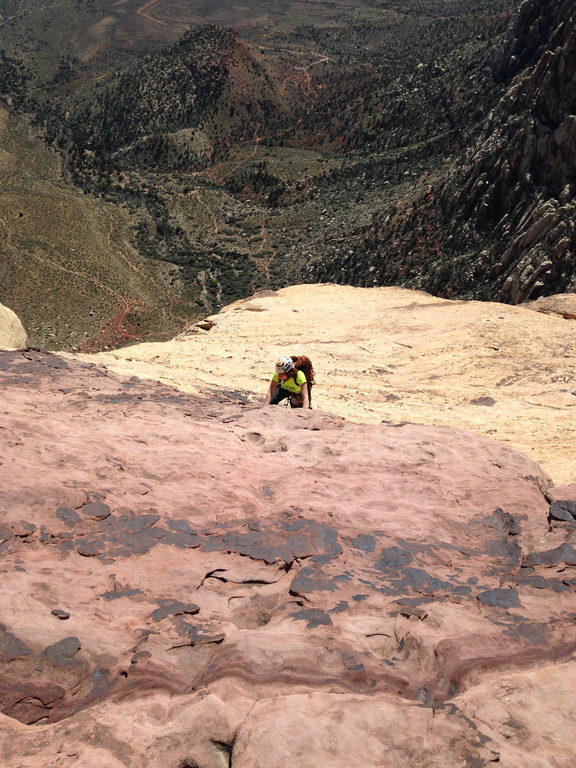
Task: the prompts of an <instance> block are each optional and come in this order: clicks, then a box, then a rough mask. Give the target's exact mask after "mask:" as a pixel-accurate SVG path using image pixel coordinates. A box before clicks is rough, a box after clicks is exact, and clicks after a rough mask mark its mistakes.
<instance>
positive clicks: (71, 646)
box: [42, 637, 82, 667]
mask: <svg viewBox="0 0 576 768" xmlns="http://www.w3.org/2000/svg"><path fill="white" fill-rule="evenodd" d="M81 647H82V646H81V645H80V640H78V638H77V637H65V638H64V639H63V640H59V641H58V642H57V643H54V644H53V645H49V646H47V647H46V648H45V649H44V650H43V651H42V656H43V657H44V658H45V659H47V660H48V661H49V662H50V663H52V664H54V665H55V666H57V667H68V666H71V665H72V664H74V663H75V660H74V656H75V655H76V654H77V653H78V651H79V650H80V648H81Z"/></svg>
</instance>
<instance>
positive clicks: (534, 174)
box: [441, 0, 576, 303]
mask: <svg viewBox="0 0 576 768" xmlns="http://www.w3.org/2000/svg"><path fill="white" fill-rule="evenodd" d="M494 75H495V78H496V79H497V80H501V81H505V82H508V83H509V88H508V90H507V92H506V94H505V96H504V98H503V99H502V101H501V102H500V104H499V105H498V107H497V109H496V110H495V111H494V114H493V115H492V116H491V118H490V120H489V121H488V124H487V126H486V130H485V133H484V136H483V137H482V139H481V140H480V141H479V142H478V144H477V145H476V146H475V147H474V148H473V149H472V151H471V152H470V153H469V156H468V158H467V165H466V167H465V169H464V171H463V172H458V173H456V174H454V175H453V176H452V177H451V178H450V179H449V180H448V183H447V184H446V185H445V186H444V189H443V190H442V192H441V203H442V206H443V208H444V211H445V214H446V215H447V216H454V215H457V213H458V210H462V211H463V212H464V213H465V215H466V217H467V218H468V220H469V221H470V223H471V224H472V226H473V227H474V228H475V229H476V231H477V232H479V233H481V234H483V233H487V232H489V231H490V230H493V232H494V242H493V243H492V245H491V248H490V251H491V261H492V262H493V263H492V264H491V278H492V280H495V281H497V282H499V283H500V289H499V296H498V297H499V298H500V299H502V300H504V301H507V302H511V303H518V302H520V301H523V300H525V299H527V298H530V297H531V298H536V297H538V296H539V295H543V294H546V293H550V291H551V290H552V287H553V286H555V287H556V289H557V288H558V287H561V288H567V287H569V286H571V287H572V286H574V279H575V275H576V263H575V260H574V253H575V248H576V224H575V221H576V204H575V193H576V187H575V184H574V167H575V164H576V115H575V114H573V112H574V110H575V106H574V105H575V104H576V11H575V9H574V4H573V3H572V2H570V0H559V1H558V2H555V3H544V4H543V3H540V2H535V1H534V0H528V1H527V2H525V3H524V4H523V5H522V6H521V9H520V12H519V15H518V19H517V22H516V24H515V26H514V28H513V29H512V30H511V33H510V35H509V38H508V40H507V42H506V44H505V46H504V47H503V50H502V51H501V52H500V53H499V55H498V57H497V59H496V62H495V66H494ZM455 187H458V188H460V192H459V194H457V195H454V193H453V190H454V188H455Z"/></svg>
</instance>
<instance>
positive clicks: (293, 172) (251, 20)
mask: <svg viewBox="0 0 576 768" xmlns="http://www.w3.org/2000/svg"><path fill="white" fill-rule="evenodd" d="M304 5H306V6H307V7H306V8H304ZM202 9H203V10H202ZM516 10H517V3H516V2H514V0H482V1H481V2H472V0H465V1H464V2H459V3H454V2H453V0H434V2H432V3H430V2H427V3H421V2H418V0H402V2H395V3H390V2H386V1H385V0H381V1H379V2H370V3H363V2H360V1H359V2H357V3H353V4H352V5H344V4H339V3H335V4H334V6H330V7H328V6H326V7H324V6H321V5H318V4H299V3H294V4H291V6H290V12H288V10H287V8H286V6H285V4H283V3H281V2H273V1H272V0H271V2H270V3H267V4H266V5H265V6H263V5H262V4H258V3H254V4H252V3H248V4H247V5H246V6H242V7H240V6H238V7H236V6H234V7H232V6H230V5H229V4H227V3H218V4H216V5H215V6H214V7H211V8H210V9H209V11H207V10H206V9H205V8H204V6H202V4H201V3H196V2H191V3H190V4H187V5H186V6H183V5H179V4H177V5H171V4H167V3H152V4H150V3H148V4H146V5H141V4H138V3H137V2H131V1H130V2H127V3H126V4H124V5H123V6H122V9H121V10H118V9H116V7H115V6H114V8H113V7H112V6H111V5H109V4H108V3H107V2H106V0H90V2H80V1H79V0H78V2H76V4H75V5H73V4H72V2H71V0H59V1H58V2H56V3H55V4H54V5H53V6H51V7H50V8H45V7H44V6H41V5H40V3H39V2H36V0H28V2H27V3H26V4H25V5H23V6H19V7H18V8H16V6H14V8H13V11H14V13H13V15H12V16H10V17H7V18H6V19H5V21H4V22H3V26H0V35H2V34H5V33H7V32H8V31H10V32H11V36H10V41H12V42H11V43H10V44H8V45H6V46H5V47H6V53H5V54H4V55H3V58H2V60H1V61H0V67H1V68H2V71H3V72H4V73H5V75H4V78H3V85H2V88H1V90H2V93H3V95H4V101H5V103H6V104H7V106H8V107H9V108H10V109H11V110H18V111H19V112H20V114H21V115H22V117H21V118H19V119H20V120H24V121H26V120H27V121H32V122H33V123H34V126H35V129H34V130H35V131H36V134H37V136H38V137H39V138H41V139H42V140H43V141H44V142H45V143H46V144H48V145H49V146H51V147H52V148H53V150H52V151H54V150H56V151H58V152H59V153H60V155H61V157H62V167H61V171H58V169H57V164H56V163H55V164H54V168H55V169H56V170H55V173H56V174H57V175H58V173H60V174H61V177H60V180H59V184H60V188H61V189H64V188H66V190H67V194H68V195H69V199H70V200H72V199H74V200H76V199H80V198H79V195H80V193H81V192H83V193H84V194H83V195H82V198H81V199H83V200H86V201H88V200H90V201H92V202H91V204H92V205H94V206H96V207H97V208H105V209H106V210H107V211H109V212H110V215H112V212H114V213H113V215H114V217H116V220H117V221H122V222H124V227H125V229H124V230H122V232H123V234H120V230H118V229H115V228H111V229H110V228H108V231H110V232H111V233H112V234H110V235H109V242H110V244H111V247H113V249H115V250H116V251H118V250H120V251H122V252H124V251H125V250H126V249H128V250H129V251H130V253H131V254H133V255H134V257H137V256H136V255H137V254H138V256H139V257H141V259H143V260H144V262H143V263H146V264H148V265H149V266H148V267H147V268H146V269H151V270H153V271H155V270H156V271H157V270H158V269H160V271H161V272H165V271H166V267H164V266H162V264H163V263H167V264H170V265H172V266H171V267H170V268H169V269H170V270H172V277H171V278H170V281H169V282H172V283H173V284H174V288H169V289H168V290H169V293H170V292H171V291H172V290H175V291H176V293H177V295H178V297H179V298H178V299H177V304H178V301H182V303H181V304H180V305H178V306H179V307H180V309H179V310H178V311H177V312H172V310H170V311H169V312H168V314H169V315H170V318H171V320H170V322H168V321H167V323H165V324H163V325H162V324H161V328H160V330H159V332H163V330H164V329H165V328H167V327H168V326H170V325H171V323H172V322H173V321H174V322H175V321H176V319H177V317H178V318H181V317H182V316H186V317H187V318H188V319H191V318H192V317H194V315H195V314H196V313H200V312H205V311H212V310H214V309H218V308H219V307H220V306H222V305H223V304H226V303H227V302H230V301H233V300H235V299H238V298H240V297H242V296H246V295H249V294H250V293H252V292H254V291H255V290H258V289H260V288H263V287H277V286H280V285H285V284H287V283H290V282H302V281H311V280H313V281H315V280H330V281H335V282H345V283H351V284H355V285H378V284H399V285H407V286H414V287H421V288H425V289H427V290H430V291H432V292H434V293H436V294H438V295H442V296H452V297H457V296H461V297H476V298H484V299H488V298H502V299H503V300H506V301H511V302H517V301H520V300H523V299H526V298H529V297H536V296H538V295H541V294H545V293H551V292H555V291H558V290H570V289H571V287H572V286H573V280H574V277H573V276H574V266H573V261H574V260H573V257H572V256H571V254H573V235H572V234H571V231H572V230H571V228H570V226H571V225H570V219H571V217H570V211H571V209H570V205H571V203H570V200H571V199H572V197H571V195H572V194H573V192H572V191H570V190H571V187H570V183H569V180H568V179H566V180H565V182H564V183H562V179H563V174H564V175H565V173H567V171H566V168H568V167H569V164H570V162H571V159H572V158H573V137H572V128H571V124H570V121H569V117H568V112H567V110H568V105H569V103H570V100H571V98H572V97H571V95H570V94H571V91H570V88H571V87H572V86H571V85H570V82H571V77H573V66H574V65H573V63H572V62H573V61H574V57H573V56H572V57H571V52H573V29H574V25H573V24H572V26H570V25H568V24H567V25H565V26H564V28H563V29H564V32H561V31H559V29H560V28H559V25H560V21H561V20H562V19H564V18H567V17H568V15H569V14H570V13H572V11H571V8H570V6H569V3H567V2H566V0H553V2H551V3H549V4H547V5H546V6H545V7H541V6H540V4H538V3H536V2H532V0H529V2H528V3H525V4H524V5H523V7H522V12H521V14H520V15H519V16H516ZM306 13H307V14H308V16H306ZM66 19H70V24H71V30H72V31H73V34H71V35H70V38H69V41H68V42H67V43H66V45H65V46H64V47H62V46H59V45H58V43H57V36H56V34H55V30H56V28H57V26H58V25H59V24H62V23H65V20H66ZM205 21H219V22H220V23H221V24H227V25H228V27H229V28H228V29H225V28H224V27H223V26H206V25H205V24H202V22H205ZM187 26H188V27H190V28H188V29H186V27H187ZM239 32H240V34H239ZM17 40H19V41H20V43H21V45H19V46H16V45H14V44H13V43H14V41H17ZM90 41H91V42H90ZM3 42H4V41H3ZM6 42H7V43H8V42H9V40H8V37H6ZM570 46H572V48H571V47H570ZM549 48H551V49H552V50H557V51H558V53H557V55H555V56H552V57H550V56H546V55H544V54H543V51H545V50H547V49H549ZM528 51H530V52H528ZM519 52H522V53H521V55H519ZM554 67H556V70H557V72H556V75H555V74H554V71H555V70H554ZM523 94H525V95H524V96H523ZM560 94H565V97H562V96H561V95H560ZM568 111H569V110H568ZM566 121H568V122H566ZM22 125H24V123H22ZM530 126H532V127H530ZM561 126H563V127H561ZM558 131H560V132H558ZM546 132H547V133H546ZM513 135H514V136H516V137H518V138H517V139H514V140H512V139H511V138H510V137H511V136H513ZM547 137H548V138H547ZM534 146H536V147H537V149H536V150H535V151H534V152H533V151H532V149H531V148H532V147H534ZM514 147H516V150H514ZM511 152H512V153H514V152H515V154H514V156H513V157H512V156H509V155H510V153H511ZM546 158H548V159H546ZM552 158H556V159H555V160H552ZM34 162H36V160H33V163H34ZM538 168H549V171H546V172H544V174H543V175H542V174H541V175H540V176H539V175H538V174H539V172H538V170H537V169H538ZM493 169H500V170H494V171H493ZM562 169H564V170H562ZM557 171H558V172H557ZM10 194H12V193H10ZM551 197H553V198H554V200H556V203H551V205H552V208H553V210H552V209H550V208H549V206H548V201H549V200H550V199H551ZM87 204H88V203H87ZM554 206H556V207H554ZM566 206H568V207H566ZM528 211H531V212H532V213H527V212H528ZM526 216H528V219H530V221H532V219H533V223H534V226H535V229H534V227H533V228H532V231H533V232H536V230H538V232H540V231H543V230H546V227H547V225H546V223H544V224H542V230H540V229H539V226H540V225H539V224H538V222H540V221H543V222H547V221H548V218H547V217H549V216H552V218H554V222H555V223H554V226H553V229H554V235H553V236H551V237H549V238H547V239H545V242H542V243H541V242H540V239H538V238H537V242H538V243H540V245H539V246H538V248H537V249H536V250H534V245H535V244H536V243H535V242H534V240H533V239H530V237H532V236H530V237H529V241H527V242H524V241H522V239H521V236H522V235H523V233H524V230H525V225H526V221H528V219H525V217H526ZM530 217H532V218H530ZM72 218H73V217H72ZM52 220H53V217H52V216H48V217H47V220H46V221H45V222H44V225H43V229H42V237H44V236H45V237H46V240H47V241H55V240H57V237H58V236H57V235H55V236H54V237H53V236H52V234H51V226H52V224H51V222H52ZM54 220H55V221H57V218H56V219H54ZM498 226H500V230H498V231H497V229H496V228H497V227H498ZM559 244H560V245H559ZM4 252H5V253H6V254H7V253H9V250H5V251H4ZM529 254H530V255H529ZM555 254H558V255H557V256H556V255H555ZM527 259H528V261H527ZM550 263H552V264H554V266H552V267H550ZM530 265H531V266H530ZM9 271H10V270H5V274H8V272H9ZM79 271H82V270H79ZM528 274H529V275H530V277H527V275H528ZM22 279H23V276H22V275H20V277H19V285H21V284H22ZM52 280H53V277H52V276H51V275H50V274H48V273H47V275H46V281H47V283H48V284H50V283H51V282H52ZM63 290H64V289H63ZM19 291H20V289H17V288H15V284H14V281H11V280H10V278H9V277H6V278H5V282H4V286H3V294H2V295H0V300H2V301H4V302H5V303H6V304H7V305H8V306H10V305H11V304H14V301H15V300H17V299H14V298H13V297H14V296H17V295H18V293H19ZM135 300H142V301H143V303H144V304H146V305H147V306H149V305H150V302H149V300H147V299H146V298H145V297H144V295H143V294H142V295H140V294H139V289H137V290H136V292H135ZM18 301H20V300H18ZM72 303H73V302H72ZM171 306H175V305H173V304H171ZM17 309H18V311H20V312H21V310H20V307H18V308H17ZM180 310H181V311H180ZM37 325H38V326H39V323H37ZM152 325H153V323H152ZM144 326H146V327H149V326H148V325H147V323H144ZM144 326H143V327H144ZM50 332H52V331H50ZM85 332H86V331H84V330H82V333H85Z"/></svg>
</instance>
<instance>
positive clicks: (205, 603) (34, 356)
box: [0, 351, 576, 768]
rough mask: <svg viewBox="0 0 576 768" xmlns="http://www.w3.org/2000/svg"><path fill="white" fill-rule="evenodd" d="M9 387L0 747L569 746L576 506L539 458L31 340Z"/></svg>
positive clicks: (133, 759)
mask: <svg viewBox="0 0 576 768" xmlns="http://www.w3.org/2000/svg"><path fill="white" fill-rule="evenodd" d="M0 388H1V392H2V395H1V401H0V406H1V410H2V422H1V424H0V428H1V433H0V434H1V435H2V444H1V448H0V556H1V563H2V566H1V567H2V570H3V572H4V574H5V577H4V579H3V589H2V590H1V591H0V621H1V622H2V624H1V625H0V712H1V713H2V714H0V765H6V766H18V767H19V766H31V767H32V766H42V767H43V768H45V766H48V765H49V766H52V765H54V766H72V765H74V766H90V768H92V766H94V767H96V766H98V767H100V766H102V767H104V766H110V768H112V767H114V768H116V766H135V767H138V768H139V767H140V766H157V767H158V768H161V767H162V768H172V767H173V768H186V767H187V768H193V767H194V766H196V768H219V767H220V766H229V765H232V766H234V767H235V768H248V766H250V768H258V767H259V766H270V767H272V766H274V767H275V766H279V765H283V766H286V768H292V766H294V767H295V766H299V768H300V767H301V766H302V767H306V766H339V765H342V766H344V765H346V766H359V767H360V766H363V768H370V767H371V766H374V768H376V766H378V767H379V768H380V767H382V766H384V767H387V766H391V767H392V768H397V767H398V768H399V767H400V766H406V765H410V766H418V767H419V768H420V767H421V768H427V766H454V767H455V768H456V766H484V765H490V764H491V763H493V762H495V761H496V760H497V759H499V760H500V765H503V766H508V767H510V766H520V765H526V766H530V768H532V767H534V768H536V766H538V767H539V768H540V766H551V767H552V766H560V768H565V766H566V768H567V766H568V765H574V763H575V761H576V750H574V748H573V746H572V745H571V743H570V740H569V739H567V738H566V736H565V735H562V734H560V733H556V729H555V728H554V727H553V726H552V725H551V723H550V721H551V720H554V719H556V720H557V722H559V723H560V722H561V723H562V726H563V729H564V728H567V727H569V726H572V727H573V726H574V725H576V723H575V722H574V711H575V708H574V707H573V706H571V703H572V702H573V693H572V690H573V685H571V684H570V681H572V682H573V681H574V674H575V673H574V662H572V658H573V654H574V650H575V648H576V632H575V618H576V598H575V594H574V593H575V591H576V573H575V569H574V566H575V565H576V545H575V542H574V536H575V530H576V520H558V519H552V518H550V519H549V512H550V501H552V500H555V501H556V500H557V498H556V497H555V496H554V489H552V488H550V481H549V479H548V478H547V476H546V475H545V474H544V473H543V472H542V471H541V470H540V469H539V467H538V466H537V465H536V464H535V463H534V462H533V461H531V460H530V459H528V458H526V457H524V456H523V455H521V454H519V453H517V452H515V451H514V450H512V449H511V448H509V447H507V446H504V445H502V444H500V443H497V442H495V441H492V440H489V439H486V438H483V437H479V436H477V435H474V434H472V433H469V432H465V431H461V430H456V429H450V428H447V427H434V426H422V425H412V424H381V425H358V424H351V423H347V422H346V421H344V420H343V419H341V418H340V417H336V416H333V415H330V414H327V413H323V412H321V411H289V410H286V409H283V408H262V407H258V406H255V405H244V406H241V405H235V404H231V403H230V402H229V401H227V402H224V401H223V400H219V399H218V398H213V399H201V398H197V397H194V396H191V395H185V394H183V393H181V392H178V391H177V390H175V389H172V388H169V387H166V386H164V385H161V384H155V383H154V382H150V381H147V382H143V381H140V380H139V379H136V378H131V379H123V378H121V377H119V376H114V375H112V374H109V373H107V372H106V371H105V370H104V369H99V368H96V367H94V366H91V365H85V364H82V363H80V362H78V361H70V360H64V359H63V358H60V357H57V356H55V355H48V354H44V353H39V352H34V351H25V352H5V353H0ZM560 500H561V501H562V499H560ZM564 500H565V499H564ZM504 680H512V681H513V682H511V683H506V685H508V686H509V688H508V689H505V688H503V687H502V686H504V683H503V682H502V681H504ZM499 686H500V687H499ZM504 690H510V691H511V692H513V693H511V694H510V697H509V698H506V696H504V694H503V693H502V691H504ZM541 690H542V691H548V692H549V694H550V695H549V698H546V701H547V704H546V707H547V710H546V712H547V714H546V718H545V722H541V718H540V716H539V714H538V712H539V709H538V706H539V705H537V702H539V701H540V699H541V697H542V696H543V694H541V693H540V691H541ZM496 693H498V696H496ZM547 696H548V694H547ZM549 699H550V700H549ZM503 718H508V719H511V720H514V722H520V721H521V722H520V726H519V727H518V729H516V730H514V729H515V726H513V725H509V726H507V725H506V722H507V721H506V719H503ZM510 729H511V730H510ZM522 729H524V730H526V731H527V732H530V739H529V740H527V739H523V738H521V734H522V733H523V732H524V731H523V730H522ZM563 729H562V730H563ZM519 734H520V735H519ZM570 760H571V761H572V762H571V763H570V762H569V761H570ZM522 761H524V762H522ZM554 761H556V762H554ZM563 761H564V762H563ZM567 761H568V762H567Z"/></svg>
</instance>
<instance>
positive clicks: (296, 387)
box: [272, 371, 306, 395]
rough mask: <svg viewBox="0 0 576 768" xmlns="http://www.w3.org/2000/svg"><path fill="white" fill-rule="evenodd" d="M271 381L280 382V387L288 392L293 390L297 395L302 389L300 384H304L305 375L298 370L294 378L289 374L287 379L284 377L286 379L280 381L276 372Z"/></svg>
mask: <svg viewBox="0 0 576 768" xmlns="http://www.w3.org/2000/svg"><path fill="white" fill-rule="evenodd" d="M272 381H275V382H276V383H277V384H280V386H281V387H282V389H287V390H288V392H294V394H297V395H299V394H300V392H301V391H302V385H303V384H306V375H305V374H304V373H303V372H302V371H298V373H297V374H296V376H295V378H292V376H291V377H290V378H289V379H286V381H280V378H279V377H278V374H277V373H274V375H273V376H272Z"/></svg>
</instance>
